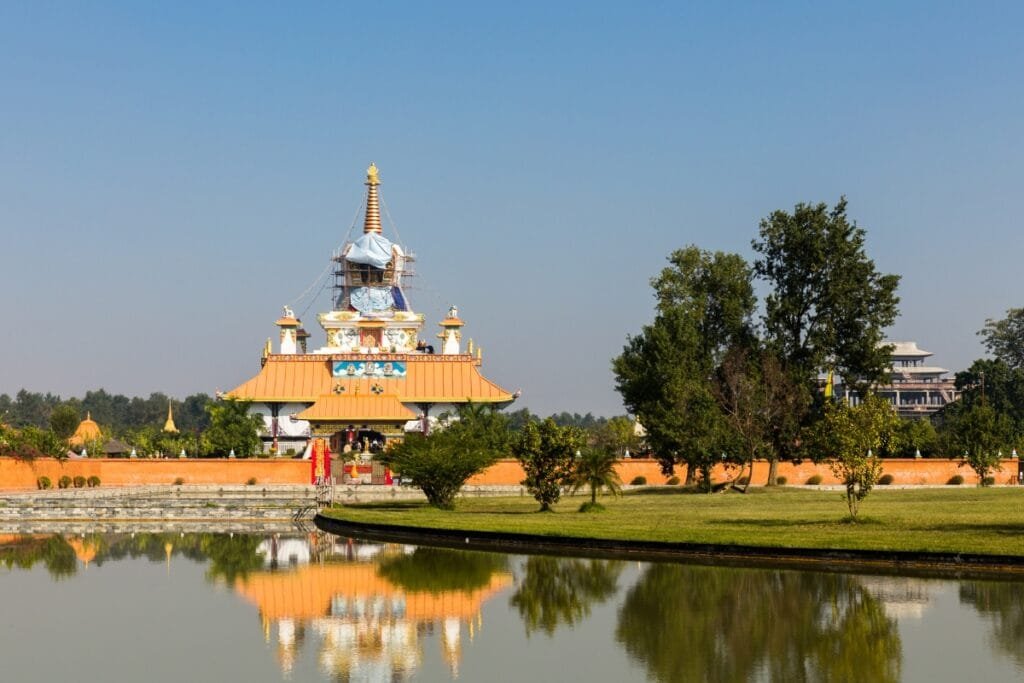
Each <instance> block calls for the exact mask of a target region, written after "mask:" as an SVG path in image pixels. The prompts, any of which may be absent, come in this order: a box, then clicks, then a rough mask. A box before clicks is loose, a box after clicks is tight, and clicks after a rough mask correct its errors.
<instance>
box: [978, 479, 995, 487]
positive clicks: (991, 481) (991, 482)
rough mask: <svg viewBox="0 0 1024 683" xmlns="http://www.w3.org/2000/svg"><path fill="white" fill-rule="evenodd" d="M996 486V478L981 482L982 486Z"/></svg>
mask: <svg viewBox="0 0 1024 683" xmlns="http://www.w3.org/2000/svg"><path fill="white" fill-rule="evenodd" d="M995 484H996V478H995V477H985V478H984V479H982V480H981V485H982V486H995Z"/></svg>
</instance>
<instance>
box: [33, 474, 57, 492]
mask: <svg viewBox="0 0 1024 683" xmlns="http://www.w3.org/2000/svg"><path fill="white" fill-rule="evenodd" d="M36 486H37V487H38V488H39V489H40V490H44V489H52V488H53V482H52V481H50V478H49V477H39V478H38V479H36Z"/></svg>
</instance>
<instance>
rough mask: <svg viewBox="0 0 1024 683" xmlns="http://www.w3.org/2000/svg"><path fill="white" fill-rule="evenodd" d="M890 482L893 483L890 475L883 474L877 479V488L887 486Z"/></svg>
mask: <svg viewBox="0 0 1024 683" xmlns="http://www.w3.org/2000/svg"><path fill="white" fill-rule="evenodd" d="M892 482H893V478H892V475H891V474H883V475H882V476H880V477H879V478H878V485H879V486H888V485H889V484H891V483H892Z"/></svg>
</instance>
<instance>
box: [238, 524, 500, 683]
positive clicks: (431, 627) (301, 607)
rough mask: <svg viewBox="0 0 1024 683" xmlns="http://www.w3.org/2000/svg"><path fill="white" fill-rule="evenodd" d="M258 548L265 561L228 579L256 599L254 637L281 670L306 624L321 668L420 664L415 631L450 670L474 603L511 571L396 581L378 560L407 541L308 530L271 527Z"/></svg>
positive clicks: (340, 672) (379, 673)
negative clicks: (434, 641) (435, 637)
mask: <svg viewBox="0 0 1024 683" xmlns="http://www.w3.org/2000/svg"><path fill="white" fill-rule="evenodd" d="M258 551H259V552H260V554H261V555H262V556H263V558H264V564H265V568H264V569H263V570H261V571H254V572H251V573H249V574H248V576H246V577H244V578H242V577H239V578H238V579H236V581H235V584H234V588H235V590H236V591H237V592H238V593H239V594H240V595H242V596H243V597H244V598H245V599H246V600H248V601H249V602H251V603H252V604H253V605H255V606H256V607H257V608H258V609H259V613H260V618H261V620H262V624H263V632H264V637H265V638H266V639H267V640H268V641H271V640H276V644H277V656H278V660H279V662H280V664H281V668H282V670H283V671H284V672H285V673H288V672H290V671H291V668H292V666H293V665H294V663H295V660H296V657H297V656H298V654H299V651H300V650H301V649H302V648H303V646H304V645H305V643H306V640H307V636H308V634H309V633H311V632H312V633H314V634H316V635H317V636H318V638H319V640H320V644H319V647H320V651H319V655H318V660H319V663H320V666H321V668H322V669H324V671H325V672H328V673H331V674H332V675H335V676H338V677H340V678H342V679H347V678H351V679H359V680H391V679H392V678H393V677H398V678H403V677H406V676H408V675H410V674H411V673H412V672H414V671H416V670H417V669H418V668H419V666H420V663H421V659H422V656H423V647H424V645H423V643H422V642H421V641H422V638H423V637H424V636H426V635H431V634H435V633H439V634H440V645H441V654H442V656H443V658H444V660H445V661H446V662H447V664H448V667H449V669H450V671H451V674H452V676H453V677H455V676H458V669H459V660H460V658H461V654H462V653H461V647H462V638H463V633H464V632H465V634H466V635H467V636H468V637H469V639H470V640H472V638H473V637H474V635H475V633H476V631H477V630H478V629H479V628H480V627H481V626H482V617H481V606H482V605H483V603H484V602H486V601H487V600H489V599H491V598H492V597H494V596H495V595H497V594H498V593H500V592H501V591H503V590H505V589H506V588H508V587H509V586H511V585H512V575H511V574H510V573H509V572H507V571H499V572H495V573H493V574H490V575H489V576H487V577H486V578H485V582H483V583H482V585H474V587H472V588H466V589H457V588H450V589H446V590H431V589H430V587H424V588H423V589H415V588H407V587H403V586H401V585H399V583H398V582H396V581H395V580H393V579H389V578H387V577H386V576H384V575H382V572H381V568H382V567H386V566H388V563H389V562H392V563H393V562H394V561H395V560H401V559H403V558H405V557H408V556H411V555H412V554H413V553H414V552H415V549H414V548H412V547H408V546H402V545H383V544H367V543H356V542H352V541H340V542H338V543H334V542H333V541H331V540H326V539H325V538H324V537H323V536H322V535H321V534H318V533H313V534H310V535H309V537H308V538H301V539H300V538H280V537H278V536H274V537H271V538H269V539H267V540H265V541H263V542H262V543H261V544H260V546H259V547H258ZM444 552H454V551H444Z"/></svg>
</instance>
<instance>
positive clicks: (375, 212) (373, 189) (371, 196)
mask: <svg viewBox="0 0 1024 683" xmlns="http://www.w3.org/2000/svg"><path fill="white" fill-rule="evenodd" d="M378 185H380V178H379V177H378V176H377V166H376V165H375V164H370V168H368V169H366V187H367V188H368V189H367V190H366V220H365V221H364V222H363V232H375V233H377V234H378V235H379V234H380V233H381V232H382V230H381V228H380V199H379V198H378V197H377V186H378Z"/></svg>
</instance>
